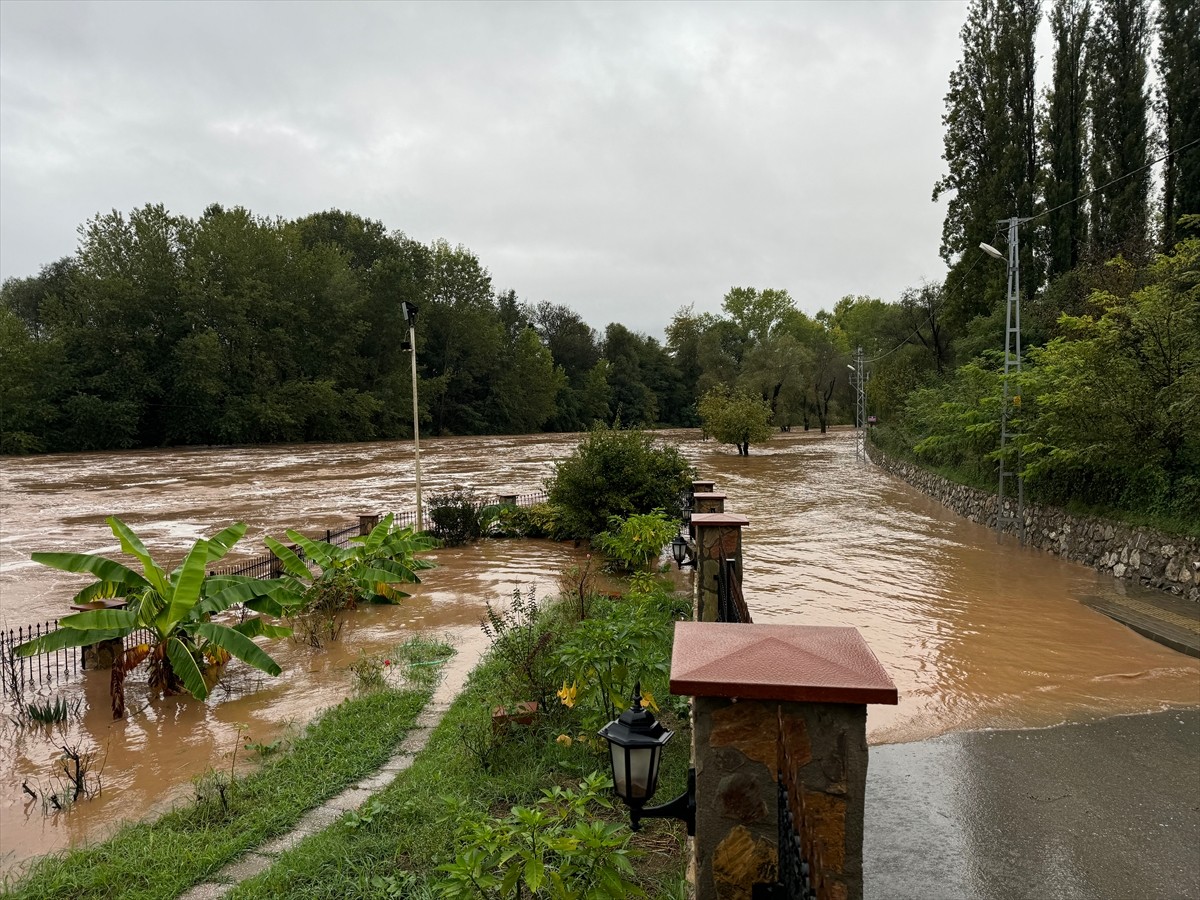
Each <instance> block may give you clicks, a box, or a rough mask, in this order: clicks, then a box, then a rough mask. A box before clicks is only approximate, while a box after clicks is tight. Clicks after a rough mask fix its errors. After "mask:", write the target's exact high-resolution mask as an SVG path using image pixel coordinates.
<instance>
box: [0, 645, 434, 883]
mask: <svg viewBox="0 0 1200 900" xmlns="http://www.w3.org/2000/svg"><path fill="white" fill-rule="evenodd" d="M449 652H450V650H449V648H448V647H445V646H444V645H438V644H431V643H429V642H425V641H416V642H411V643H410V644H407V645H405V646H404V647H402V648H399V649H398V651H397V656H396V662H397V664H399V663H400V661H401V660H428V659H433V658H438V657H444V656H446V655H447V654H448V653H449ZM414 671H418V672H420V671H426V672H427V671H429V670H428V669H425V670H421V669H416V670H414ZM432 684H433V682H432V679H429V678H424V679H422V683H420V684H419V686H417V687H416V688H414V689H407V690H380V691H374V692H371V693H367V694H364V695H362V696H357V697H353V698H350V699H348V700H345V701H344V702H342V703H341V704H339V705H338V706H336V707H333V708H332V709H330V710H327V711H326V712H325V713H323V714H322V715H321V716H320V717H319V718H318V719H317V720H316V721H314V722H313V723H312V724H310V725H309V726H308V728H307V729H306V730H305V732H304V733H303V734H302V735H301V736H300V737H298V738H297V739H296V740H295V741H294V742H293V743H292V744H291V746H290V747H289V748H288V749H287V750H286V751H283V752H281V753H280V755H279V756H276V757H271V758H269V759H268V760H267V761H266V762H265V763H264V765H263V767H262V768H261V769H259V770H258V771H256V772H254V773H252V774H250V775H247V776H245V777H242V778H238V779H236V781H235V782H234V783H233V785H231V786H229V787H227V788H226V789H225V792H224V793H225V800H224V802H222V800H221V797H220V794H219V792H218V791H217V790H215V789H214V788H212V786H211V785H212V779H211V778H210V779H209V787H208V788H207V789H204V790H198V793H204V794H205V795H206V798H205V799H204V800H203V801H197V802H195V803H190V804H188V805H185V806H180V807H179V808H177V809H175V810H173V811H172V812H169V813H167V814H166V815H164V816H162V817H161V818H159V819H158V820H156V821H154V822H149V823H143V824H137V825H131V826H128V827H126V828H123V829H121V830H120V831H119V832H118V833H117V834H116V835H115V836H114V837H112V838H111V839H109V840H107V841H104V842H103V843H99V844H96V845H94V846H91V847H86V848H83V849H78V850H72V851H69V852H66V853H62V854H54V855H52V856H49V857H47V858H45V859H42V860H40V861H39V862H38V863H37V864H36V865H35V866H33V868H32V869H31V871H30V872H29V873H28V874H27V875H26V876H25V878H23V879H22V880H21V881H19V882H18V883H16V884H13V885H10V886H8V888H7V892H6V895H7V896H12V897H14V898H35V897H36V898H43V897H44V898H68V897H69V898H72V900H86V898H116V897H121V898H130V900H143V898H145V900H149V898H164V900H165V898H174V897H178V896H179V894H180V893H182V892H183V891H185V890H187V889H188V888H189V887H191V886H192V885H194V884H197V883H199V882H202V881H204V880H206V879H208V878H209V877H211V876H212V875H214V874H215V873H216V872H217V871H218V870H220V869H221V868H222V867H223V866H225V865H226V864H227V863H229V862H231V861H232V860H234V859H236V858H237V857H238V856H240V855H241V854H242V853H244V852H245V851H247V850H251V849H253V848H255V847H257V846H259V845H260V844H262V843H264V842H266V841H268V840H270V839H272V838H274V837H276V836H278V835H281V834H284V833H286V832H288V831H289V830H290V829H291V828H292V826H294V825H295V824H296V822H297V821H299V819H300V818H301V816H303V815H304V814H305V813H306V812H307V811H308V810H310V809H312V808H314V807H316V806H319V805H320V804H321V803H323V802H324V801H325V800H326V799H328V798H329V797H331V796H333V795H335V794H337V793H338V792H339V791H340V790H342V789H343V788H344V787H346V786H347V785H348V784H350V783H352V782H354V781H356V780H358V779H360V778H362V777H363V776H366V775H369V774H370V773H372V772H373V771H375V770H376V769H377V768H378V767H379V766H381V765H382V764H383V763H384V762H385V761H386V760H387V759H388V758H389V757H390V756H391V755H392V753H393V752H394V751H395V748H396V745H397V744H398V743H399V742H400V741H401V740H402V739H403V738H404V735H405V734H406V733H407V732H408V731H409V729H410V728H411V727H412V724H413V722H414V720H415V719H416V717H417V716H418V714H419V713H420V712H421V710H422V709H423V708H424V706H425V704H426V702H427V701H428V699H429V696H430V693H431V690H432ZM147 752H153V750H152V749H151V750H148V751H147Z"/></svg>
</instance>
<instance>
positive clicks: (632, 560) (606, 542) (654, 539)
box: [592, 509, 678, 572]
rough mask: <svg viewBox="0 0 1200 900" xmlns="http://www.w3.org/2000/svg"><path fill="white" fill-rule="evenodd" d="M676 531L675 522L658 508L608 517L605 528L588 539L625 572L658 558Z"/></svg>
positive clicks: (641, 566)
mask: <svg viewBox="0 0 1200 900" xmlns="http://www.w3.org/2000/svg"><path fill="white" fill-rule="evenodd" d="M677 532H678V526H677V524H676V523H675V522H673V521H672V520H671V519H669V518H667V515H666V513H664V512H663V511H662V510H661V509H656V510H654V512H652V513H646V514H645V515H642V516H630V517H629V518H628V519H624V520H622V519H620V518H618V517H616V516H613V517H612V518H611V519H609V520H608V531H605V532H601V533H600V534H598V535H596V537H595V538H593V539H592V543H593V544H594V545H595V546H596V548H597V549H599V550H600V552H601V553H605V554H607V555H608V556H609V557H610V558H611V559H612V561H613V562H614V563H615V564H616V567H617V568H619V569H622V570H624V571H626V572H636V571H638V570H641V569H645V568H646V567H647V566H649V565H651V564H652V563H653V562H654V561H655V560H657V559H658V557H659V555H660V554H661V553H662V548H663V547H665V546H666V545H667V542H668V541H670V540H671V538H673V537H675V535H676V533H677Z"/></svg>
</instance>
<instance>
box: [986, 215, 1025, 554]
mask: <svg viewBox="0 0 1200 900" xmlns="http://www.w3.org/2000/svg"><path fill="white" fill-rule="evenodd" d="M1028 221H1029V219H1027V218H1025V219H1022V218H1020V217H1018V216H1013V217H1012V218H1010V219H1001V220H1000V224H1001V225H1007V226H1008V301H1007V309H1006V310H1005V325H1004V399H1003V403H1002V406H1001V407H1000V483H999V485H998V487H997V492H996V532H997V533H998V534H1003V533H1004V526H1005V524H1006V523H1009V522H1012V523H1013V524H1015V525H1016V531H1017V538H1018V540H1020V542H1021V543H1022V544H1024V543H1025V479H1024V478H1022V477H1021V466H1020V462H1019V451H1018V464H1017V466H1016V469H1015V471H1014V470H1011V469H1010V468H1009V464H1008V457H1007V453H1006V451H1007V449H1008V439H1009V437H1010V435H1009V433H1008V424H1009V422H1008V420H1009V415H1010V408H1012V407H1016V408H1018V409H1019V408H1020V406H1021V395H1020V393H1017V394H1014V395H1013V397H1012V398H1011V402H1010V399H1009V380H1010V378H1009V376H1010V374H1011V373H1012V372H1013V371H1015V372H1016V373H1017V374H1018V375H1020V374H1021V253H1020V244H1019V235H1018V229H1019V228H1020V226H1021V223H1023V222H1028ZM979 249H980V250H982V251H983V252H984V253H986V254H987V255H988V256H991V257H994V258H996V259H1004V256H1003V254H1001V253H1000V251H999V250H997V249H996V248H995V247H993V246H992V245H991V244H980V245H979ZM1006 478H1016V480H1017V512H1016V515H1015V516H1009V515H1005V513H1004V480H1005V479H1006Z"/></svg>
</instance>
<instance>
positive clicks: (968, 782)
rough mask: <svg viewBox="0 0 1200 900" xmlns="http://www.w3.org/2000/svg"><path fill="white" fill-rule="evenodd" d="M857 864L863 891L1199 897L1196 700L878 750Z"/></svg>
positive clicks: (906, 895) (971, 898)
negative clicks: (1187, 706)
mask: <svg viewBox="0 0 1200 900" xmlns="http://www.w3.org/2000/svg"><path fill="white" fill-rule="evenodd" d="M1197 690H1198V691H1200V685H1197ZM863 864H864V875H865V896H866V898H868V900H975V898H979V900H1051V898H1054V900H1060V898H1061V900H1140V898H1169V900H1176V898H1180V900H1191V898H1200V710H1194V709H1191V710H1168V711H1166V712H1161V713H1151V714H1148V715H1137V716H1118V717H1115V718H1111V719H1104V720H1102V721H1098V722H1089V723H1077V724H1069V725H1059V726H1056V727H1053V728H1045V729H1039V730H1026V731H979V732H965V733H959V734H951V735H943V736H942V737H938V738H934V739H932V740H927V741H917V742H914V743H908V744H891V745H886V746H880V747H872V748H871V757H870V764H869V769H868V775H867V819H866V835H865V840H864V863H863Z"/></svg>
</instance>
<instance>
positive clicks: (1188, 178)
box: [1157, 0, 1200, 251]
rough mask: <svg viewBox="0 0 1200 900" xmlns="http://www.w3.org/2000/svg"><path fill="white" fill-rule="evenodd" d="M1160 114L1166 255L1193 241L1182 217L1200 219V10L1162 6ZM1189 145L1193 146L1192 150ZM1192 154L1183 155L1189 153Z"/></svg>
mask: <svg viewBox="0 0 1200 900" xmlns="http://www.w3.org/2000/svg"><path fill="white" fill-rule="evenodd" d="M1157 24H1158V62H1157V68H1158V76H1159V79H1160V84H1159V91H1158V98H1157V99H1158V103H1157V106H1158V113H1159V120H1160V122H1161V123H1162V128H1163V152H1164V153H1166V154H1169V155H1168V156H1167V159H1166V160H1165V161H1164V163H1163V233H1162V246H1163V250H1164V251H1166V250H1169V249H1170V248H1171V247H1173V246H1174V245H1175V242H1176V241H1178V240H1181V239H1183V238H1184V237H1187V236H1188V235H1189V232H1190V234H1191V235H1196V234H1197V233H1200V232H1198V231H1197V229H1196V228H1195V227H1193V228H1191V229H1185V228H1182V227H1181V226H1180V224H1179V217H1180V216H1183V215H1188V214H1195V213H1200V144H1197V143H1194V142H1196V141H1200V6H1197V5H1196V3H1195V0H1159V5H1158V22H1157ZM1189 145H1190V146H1189ZM1185 147H1186V148H1187V149H1184V148H1185Z"/></svg>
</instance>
